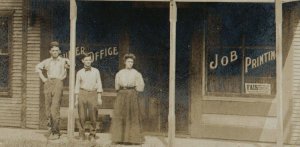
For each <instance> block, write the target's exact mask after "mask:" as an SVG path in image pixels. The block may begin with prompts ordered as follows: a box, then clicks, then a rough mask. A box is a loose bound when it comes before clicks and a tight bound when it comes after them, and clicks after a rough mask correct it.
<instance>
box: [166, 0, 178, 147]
mask: <svg viewBox="0 0 300 147" xmlns="http://www.w3.org/2000/svg"><path fill="white" fill-rule="evenodd" d="M176 21H177V7H176V2H175V0H171V1H170V71H169V72H170V73H169V116H168V121H169V122H168V123H169V126H168V140H169V142H168V143H169V144H168V146H169V147H173V146H174V141H175V140H174V139H175V77H176V76H175V75H176V74H175V72H176Z"/></svg>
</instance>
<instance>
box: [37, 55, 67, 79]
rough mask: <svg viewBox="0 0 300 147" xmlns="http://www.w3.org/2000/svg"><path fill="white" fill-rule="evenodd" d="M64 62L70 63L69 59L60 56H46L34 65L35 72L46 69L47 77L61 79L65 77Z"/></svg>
mask: <svg viewBox="0 0 300 147" xmlns="http://www.w3.org/2000/svg"><path fill="white" fill-rule="evenodd" d="M66 64H68V65H70V60H69V59H66V58H62V57H57V59H54V58H52V57H51V58H48V59H45V60H43V61H42V62H40V63H39V64H37V65H36V67H35V70H36V72H42V70H43V69H45V70H47V77H48V78H56V79H60V80H63V79H65V78H66V77H67V70H66Z"/></svg>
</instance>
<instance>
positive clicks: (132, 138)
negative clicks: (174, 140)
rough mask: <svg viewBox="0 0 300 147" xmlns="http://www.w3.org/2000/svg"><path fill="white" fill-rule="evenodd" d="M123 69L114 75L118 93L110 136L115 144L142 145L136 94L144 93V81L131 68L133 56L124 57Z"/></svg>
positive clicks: (139, 74) (142, 138) (142, 139)
mask: <svg viewBox="0 0 300 147" xmlns="http://www.w3.org/2000/svg"><path fill="white" fill-rule="evenodd" d="M124 61H125V68H124V69H122V70H120V71H119V72H118V73H117V74H116V79H115V88H116V90H117V92H118V94H117V98H116V100H115V104H114V115H113V118H112V126H111V133H112V134H111V135H112V142H113V143H115V144H120V143H125V144H142V143H143V142H144V137H143V135H142V132H141V120H140V109H139V100H138V92H142V91H144V86H145V84H144V80H143V77H142V75H141V73H139V72H138V71H137V70H135V69H134V68H133V64H134V61H135V56H134V55H133V54H126V55H125V56H124Z"/></svg>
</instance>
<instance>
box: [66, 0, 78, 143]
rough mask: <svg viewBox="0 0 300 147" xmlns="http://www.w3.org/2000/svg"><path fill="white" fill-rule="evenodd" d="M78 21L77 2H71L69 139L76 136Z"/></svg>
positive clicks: (73, 0) (71, 0)
mask: <svg viewBox="0 0 300 147" xmlns="http://www.w3.org/2000/svg"><path fill="white" fill-rule="evenodd" d="M76 20H77V6H76V2H75V0H70V51H69V58H70V75H69V113H68V137H69V139H71V138H73V136H74V126H75V118H74V87H75V48H76Z"/></svg>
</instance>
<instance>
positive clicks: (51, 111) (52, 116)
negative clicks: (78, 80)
mask: <svg viewBox="0 0 300 147" xmlns="http://www.w3.org/2000/svg"><path fill="white" fill-rule="evenodd" d="M49 52H50V55H51V57H50V58H48V59H45V60H44V61H42V62H41V63H39V64H38V65H36V72H38V73H39V76H40V78H41V80H42V81H43V83H44V94H45V109H46V116H47V119H48V127H49V131H50V135H49V138H48V139H50V140H54V139H59V136H60V132H59V120H60V104H61V98H62V92H63V80H64V79H65V78H66V76H67V68H69V65H70V64H69V63H70V61H69V60H68V59H66V58H62V57H60V56H59V55H60V53H61V51H60V49H59V43H58V42H56V41H54V42H51V43H50V51H49ZM43 70H46V75H44V74H43Z"/></svg>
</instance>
